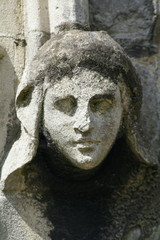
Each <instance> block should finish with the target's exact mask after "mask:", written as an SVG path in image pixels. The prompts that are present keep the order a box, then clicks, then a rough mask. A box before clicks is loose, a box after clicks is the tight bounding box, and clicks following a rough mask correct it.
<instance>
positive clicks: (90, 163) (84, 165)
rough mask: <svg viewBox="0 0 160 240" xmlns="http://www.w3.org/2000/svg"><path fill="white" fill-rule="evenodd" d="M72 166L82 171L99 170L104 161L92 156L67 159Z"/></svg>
mask: <svg viewBox="0 0 160 240" xmlns="http://www.w3.org/2000/svg"><path fill="white" fill-rule="evenodd" d="M66 159H67V160H68V161H69V162H70V164H72V165H73V166H74V167H76V168H79V169H81V170H92V169H94V168H97V167H98V166H99V165H100V164H101V163H102V161H103V160H101V159H97V158H92V157H90V156H83V158H74V159H73V158H69V157H67V158H66Z"/></svg>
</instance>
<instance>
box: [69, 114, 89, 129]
mask: <svg viewBox="0 0 160 240" xmlns="http://www.w3.org/2000/svg"><path fill="white" fill-rule="evenodd" d="M73 127H74V130H75V132H81V133H89V132H90V131H91V130H92V129H93V126H91V119H90V116H89V114H88V113H87V114H85V115H83V116H82V115H81V114H79V116H78V117H77V118H76V121H75V124H74V126H73Z"/></svg>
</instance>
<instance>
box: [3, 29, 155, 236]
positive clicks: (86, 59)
mask: <svg viewBox="0 0 160 240" xmlns="http://www.w3.org/2000/svg"><path fill="white" fill-rule="evenodd" d="M74 28H75V26H70V27H69V26H67V25H66V26H61V30H60V31H59V33H57V34H56V35H54V36H53V37H52V39H51V40H49V41H48V42H47V43H46V44H44V46H43V47H42V48H41V49H40V50H39V53H38V54H37V56H36V57H35V58H34V60H33V62H32V64H31V65H30V66H29V68H28V69H27V70H26V71H25V74H24V76H23V80H22V82H21V83H20V85H19V88H18V91H17V97H16V108H17V116H18V118H19V120H20V124H21V132H20V134H19V136H17V140H16V141H15V142H14V144H13V146H12V148H11V150H10V152H9V154H8V156H7V157H6V159H5V161H4V165H3V168H2V181H4V188H3V191H4V193H5V194H7V193H8V192H12V191H13V192H14V196H15V199H16V200H15V199H14V200H13V198H12V197H10V195H9V196H8V199H10V200H9V201H11V202H12V204H13V202H14V204H13V205H15V206H14V207H15V208H16V207H17V202H18V201H20V202H23V201H24V202H25V200H24V199H27V198H31V199H32V201H31V205H32V207H33V206H34V203H33V202H34V201H37V202H38V204H40V205H41V207H40V208H39V209H41V210H38V211H40V212H41V214H42V213H43V214H42V215H43V216H41V217H39V218H42V219H44V218H45V219H47V221H50V224H49V223H46V222H45V223H43V227H44V225H47V224H49V225H47V226H49V227H47V229H49V230H46V231H48V232H47V233H46V235H45V233H44V232H45V230H44V231H43V230H42V229H41V224H39V223H38V221H39V220H36V221H35V222H34V223H33V226H35V229H36V230H34V231H36V233H37V234H38V236H39V238H38V237H37V238H35V239H55V240H56V239H57V240H59V239H70V240H71V239H74V240H75V239H87V240H89V239H92V240H94V239H96V240H100V239H101V240H102V239H107V240H109V239H124V240H125V239H133V240H134V239H148V238H147V237H149V236H150V235H151V234H152V232H153V227H155V226H156V224H157V219H158V216H157V214H158V213H157V210H158V208H159V206H158V205H159V204H157V198H155V194H156V190H155V188H156V187H158V186H159V184H158V182H159V177H158V174H157V170H156V168H155V167H154V166H150V167H147V164H146V162H147V161H146V160H145V159H143V158H142V156H141V155H140V153H139V152H138V150H137V146H136V144H137V142H136V132H137V131H138V129H137V119H138V116H139V111H140V107H141V85H140V81H139V79H138V76H137V74H136V72H135V69H134V67H133V66H132V64H131V61H130V60H129V58H128V57H127V56H126V55H125V53H124V51H123V50H122V48H121V47H120V46H119V45H118V44H117V43H116V42H115V41H114V40H113V39H112V38H110V37H109V35H107V33H106V32H90V31H86V30H83V29H82V30H80V28H81V26H79V29H76V28H75V29H74ZM148 166H149V165H148ZM146 172H148V175H146ZM153 176H154V178H153ZM148 181H149V182H150V189H147V182H148ZM144 191H148V194H149V193H150V192H151V191H152V196H151V198H150V199H151V201H153V202H152V204H153V207H154V211H146V210H145V209H146V208H147V206H148V204H149V200H147V199H143V198H142V195H143V192H144ZM17 193H18V196H19V194H22V193H23V194H24V195H23V197H21V200H20V198H19V197H17ZM28 194H30V195H28ZM37 196H39V197H37ZM131 198H132V201H131ZM33 199H34V200H33ZM44 199H45V200H44ZM140 201H141V202H140ZM42 202H43V203H44V202H45V207H44V206H43V207H42V205H43V204H42ZM15 203H16V204H15ZM79 204H80V205H81V206H80V205H79ZM153 207H152V209H153ZM23 208H24V207H23V204H22V206H21V207H19V209H23ZM33 208H34V207H33ZM61 208H63V210H62V211H61V210H60V209H61ZM44 209H45V210H44ZM85 211H86V213H85ZM19 212H20V215H22V216H23V217H22V218H23V219H25V221H26V222H27V223H28V222H29V216H28V215H27V213H25V211H24V210H19ZM44 212H45V213H44ZM57 212H58V213H57ZM143 214H146V218H145V220H144V222H143V223H142V222H141V221H142V215H143ZM39 216H40V214H39ZM37 218H38V217H37ZM74 222H76V223H77V225H76V226H74ZM32 228H33V229H34V227H32ZM44 229H46V228H45V227H44ZM140 237H141V238H140ZM6 239H7V238H6ZM24 239H29V238H27V237H26V238H25V237H24Z"/></svg>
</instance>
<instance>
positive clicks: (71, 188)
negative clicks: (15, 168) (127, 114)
mask: <svg viewBox="0 0 160 240" xmlns="http://www.w3.org/2000/svg"><path fill="white" fill-rule="evenodd" d="M30 2H31V1H28V3H30ZM51 2H52V1H51V0H50V3H51ZM25 3H27V1H25ZM34 3H35V4H34V5H33V6H30V5H28V6H27V7H29V12H30V13H31V15H32V16H33V17H31V18H33V19H31V18H30V21H31V22H32V21H33V22H36V19H37V17H38V16H36V14H37V13H38V14H40V15H41V17H40V18H38V22H37V23H38V24H39V25H37V26H38V27H35V28H34V29H32V30H33V31H32V30H27V24H26V23H27V22H26V19H27V17H26V16H25V17H24V18H23V11H24V9H25V11H26V9H27V8H26V6H23V3H22V1H19V0H1V4H0V12H1V14H0V22H1V23H2V24H1V25H0V72H1V76H0V84H1V89H2V91H1V94H0V99H1V100H0V111H1V114H0V123H1V124H0V138H1V140H0V152H1V155H3V149H4V146H5V143H6V142H7V145H6V146H5V152H8V150H9V148H10V146H11V139H12V138H13V135H15V134H16V132H17V131H18V130H19V129H18V127H15V115H14V114H15V112H14V107H13V98H14V95H15V89H16V86H17V82H19V81H20V79H21V76H22V72H23V69H24V66H25V63H26V60H27V58H28V59H29V57H30V56H31V58H32V57H33V55H35V54H36V52H37V50H38V48H39V47H40V46H41V45H42V44H43V43H44V42H45V41H46V39H47V37H48V35H49V33H50V32H52V31H50V30H49V25H50V28H51V25H52V24H51V16H52V14H51V11H52V9H50V10H49V11H50V14H48V4H47V1H45V0H43V1H41V0H39V1H38V0H36V1H34ZM21 4H22V5H21ZM36 4H37V5H36ZM51 5H52V4H51ZM34 6H35V9H34ZM37 6H38V9H37ZM89 6H90V25H91V28H92V30H107V31H108V33H109V34H111V36H112V37H113V38H114V39H115V40H117V41H118V42H120V43H121V44H122V45H123V47H124V48H125V49H126V51H127V53H128V54H129V55H130V56H132V61H133V63H134V65H135V67H136V69H137V72H138V73H139V75H140V77H141V80H142V87H143V99H144V101H143V105H142V113H141V116H140V122H139V124H138V127H139V130H140V131H139V133H138V134H137V140H138V146H139V147H140V150H141V152H143V157H144V158H146V159H148V160H150V161H152V162H153V161H155V160H156V161H157V159H158V158H159V150H160V149H159V148H160V145H159V142H160V122H159V119H160V111H159V106H160V77H159V76H160V67H159V66H160V54H159V44H160V20H159V19H160V17H159V15H160V14H159V12H160V11H159V9H160V3H159V1H158V0H157V1H156V0H154V1H152V0H133V1H131V0H120V1H117V0H112V1H109V0H98V1H97V0H90V1H89ZM32 7H33V8H32ZM49 8H50V7H49ZM34 10H35V12H34ZM37 10H38V11H37ZM34 15H35V17H34ZM24 19H25V27H24V26H23V25H24ZM48 19H50V20H49V21H48ZM31 25H32V24H31ZM31 25H30V26H31ZM32 26H33V25H32ZM34 26H35V25H34ZM24 31H25V37H24V34H23V32H24ZM26 44H27V46H28V50H27V53H26V55H25V54H24V50H25V49H27V48H26V47H25V45H26ZM29 46H30V47H29ZM31 46H32V47H31ZM32 48H33V50H34V51H33V52H32ZM26 56H28V57H26ZM28 62H29V60H28ZM16 125H17V126H18V123H16ZM29 144H32V143H29ZM43 144H44V143H43ZM30 146H31V145H30ZM144 146H145V148H144ZM31 148H32V146H31ZM146 149H147V151H146ZM123 151H124V149H123ZM123 151H118V152H117V155H118V159H116V158H114V159H112V160H114V161H113V166H112V164H111V163H112V161H109V164H107V166H105V167H104V172H103V171H102V172H99V174H100V176H102V178H101V179H98V178H97V177H95V178H94V179H92V181H91V182H89V181H88V182H87V183H86V182H85V183H84V182H82V184H80V182H79V181H78V182H76V184H75V183H74V184H73V183H71V182H70V183H68V182H67V181H66V182H65V184H64V181H62V180H61V177H60V178H59V177H57V176H55V175H54V176H53V175H52V174H51V173H50V170H49V169H48V168H47V169H46V165H44V166H43V161H42V163H41V164H40V166H39V159H35V163H34V164H33V165H31V166H28V167H27V168H26V169H25V175H26V176H28V181H27V182H26V184H27V185H28V189H27V191H26V192H25V193H23V194H24V195H23V194H22V193H20V194H19V193H5V194H4V193H2V191H1V197H0V219H1V222H0V239H2V240H9V239H12V240H17V239H19V238H20V236H21V239H26V240H31V239H34V240H40V239H46V240H48V239H54V240H60V239H65V240H66V239H67V240H68V239H69V240H72V239H73V240H75V239H78V240H79V239H86V240H91V239H93V240H94V239H95V240H99V239H100V240H111V239H112V240H122V239H123V240H159V239H160V227H159V226H160V221H159V217H160V216H159V215H158V214H159V213H160V209H159V199H160V196H159V193H160V179H159V175H160V171H159V168H156V166H152V167H146V165H143V164H140V163H135V161H134V160H133V158H132V154H131V153H130V152H128V153H127V154H128V157H127V158H126V159H129V161H126V159H122V156H126V153H125V154H124V152H125V151H124V152H123ZM25 154H27V152H26V151H24V155H25ZM32 156H33V155H32ZM42 160H43V159H42ZM156 161H155V162H156ZM119 162H120V163H122V165H119V164H118V163H119ZM123 164H124V166H126V168H125V169H124V168H122V166H123ZM127 164H128V165H127ZM115 166H116V168H115ZM39 168H40V169H39ZM44 175H46V176H48V178H49V180H48V181H47V183H46V182H45V181H44V179H43V176H44ZM38 176H42V177H40V178H38ZM106 176H107V178H106ZM115 176H116V177H115ZM19 180H20V183H21V182H22V183H23V179H19ZM13 183H15V185H16V184H17V183H16V182H14V180H13ZM40 183H42V185H41V184H40ZM48 183H50V184H51V186H48V188H47V184H48ZM9 184H10V183H9ZM50 184H49V185H50ZM1 185H2V186H1V188H2V189H3V188H4V187H3V182H1ZM15 185H14V184H12V187H13V188H12V191H14V190H15V189H16V188H15V187H17V186H15ZM23 187H24V185H23V186H19V188H21V189H23ZM43 191H44V193H43ZM104 191H105V192H106V195H107V196H105V197H104ZM40 192H41V193H42V195H41V194H40ZM93 192H94V193H95V195H94V196H93ZM53 193H54V194H53ZM22 195H23V196H22ZM53 195H54V197H53ZM99 196H101V197H99ZM108 196H109V197H110V200H108ZM130 204H131V205H132V207H131V206H130ZM137 213H138V214H137ZM41 216H42V217H41ZM46 216H48V218H49V220H47V219H46ZM6 219H8V220H7V221H6ZM98 219H99V220H98ZM111 219H112V221H111ZM95 225H96V226H98V229H99V230H100V231H96V228H95ZM158 225H159V226H158ZM62 226H63V228H62Z"/></svg>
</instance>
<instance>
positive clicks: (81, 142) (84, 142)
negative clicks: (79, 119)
mask: <svg viewBox="0 0 160 240" xmlns="http://www.w3.org/2000/svg"><path fill="white" fill-rule="evenodd" d="M72 144H73V145H74V146H76V147H77V148H78V150H79V151H80V152H82V153H90V152H93V151H94V150H95V145H98V144H100V141H97V140H93V139H88V138H80V139H78V140H77V141H72Z"/></svg>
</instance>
